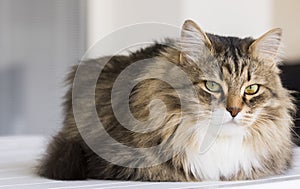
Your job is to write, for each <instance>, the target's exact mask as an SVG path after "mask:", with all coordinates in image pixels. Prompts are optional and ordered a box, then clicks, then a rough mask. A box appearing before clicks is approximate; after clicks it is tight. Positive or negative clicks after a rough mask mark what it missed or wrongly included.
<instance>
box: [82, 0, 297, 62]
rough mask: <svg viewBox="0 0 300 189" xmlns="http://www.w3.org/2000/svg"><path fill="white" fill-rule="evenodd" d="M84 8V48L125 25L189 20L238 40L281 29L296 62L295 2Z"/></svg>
mask: <svg viewBox="0 0 300 189" xmlns="http://www.w3.org/2000/svg"><path fill="white" fill-rule="evenodd" d="M87 7H88V9H87V12H88V28H87V29H88V46H91V45H92V44H93V43H95V42H96V41H97V40H99V39H101V38H102V37H104V36H105V35H107V34H109V33H110V32H112V31H114V30H115V29H117V28H120V27H122V26H126V25H129V24H135V23H138V22H149V21H151V22H153V21H155V22H163V23H168V24H173V25H176V26H178V27H180V26H181V24H182V23H183V21H184V20H185V19H187V18H191V19H193V20H195V21H196V22H197V23H198V24H199V25H200V26H201V27H202V28H203V29H204V30H205V31H207V32H211V33H216V34H221V35H231V36H239V37H245V36H253V37H259V36H260V35H261V34H263V33H264V32H266V31H268V30H270V29H271V28H274V27H281V28H283V31H284V36H283V37H284V43H285V46H286V51H287V54H288V57H289V58H290V59H300V37H299V33H300V24H298V22H299V18H300V11H299V10H300V1H299V0H284V1H283V0H251V1H246V0H226V1H220V0H152V1H149V0H126V1H124V0H88V6H87Z"/></svg>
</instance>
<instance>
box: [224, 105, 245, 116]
mask: <svg viewBox="0 0 300 189" xmlns="http://www.w3.org/2000/svg"><path fill="white" fill-rule="evenodd" d="M226 110H227V111H228V112H229V113H230V114H231V116H232V117H235V116H236V115H238V113H239V112H240V111H241V110H242V109H241V108H237V107H227V108H226Z"/></svg>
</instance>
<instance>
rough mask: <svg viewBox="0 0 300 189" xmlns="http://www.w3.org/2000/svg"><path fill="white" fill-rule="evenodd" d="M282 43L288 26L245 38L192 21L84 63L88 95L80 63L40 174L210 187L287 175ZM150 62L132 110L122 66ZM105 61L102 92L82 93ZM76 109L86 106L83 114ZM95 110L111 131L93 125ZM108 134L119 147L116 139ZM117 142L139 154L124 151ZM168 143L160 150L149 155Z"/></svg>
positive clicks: (288, 125)
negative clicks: (142, 44) (120, 81)
mask: <svg viewBox="0 0 300 189" xmlns="http://www.w3.org/2000/svg"><path fill="white" fill-rule="evenodd" d="M280 44H281V30H280V29H273V30H270V31H269V32H267V33H265V34H264V35H262V36H261V37H259V38H258V39H252V38H250V37H249V38H244V39H241V38H237V37H222V36H218V35H213V34H209V33H205V32H203V31H202V30H201V29H200V27H199V26H198V25H197V24H195V23H194V22H193V21H191V20H187V21H185V23H184V24H183V27H182V31H181V36H180V38H179V39H168V40H166V41H165V42H162V43H156V44H154V45H152V46H149V47H147V48H143V49H141V50H139V51H137V52H133V53H131V54H130V55H128V56H125V55H116V56H114V57H102V58H99V59H93V60H88V61H84V62H83V63H82V64H81V65H80V66H81V67H82V68H83V69H84V70H85V71H84V72H83V75H82V74H81V76H78V77H80V79H77V81H76V82H77V83H76V85H78V86H82V89H81V90H82V91H77V92H76V94H75V92H74V90H75V89H74V86H75V84H74V81H75V78H76V77H77V73H76V70H77V69H78V68H79V67H80V66H75V67H74V69H73V71H72V72H71V73H70V74H69V76H68V79H67V82H68V84H69V86H70V87H69V90H68V92H67V94H66V97H65V98H66V100H65V104H64V111H65V119H64V126H63V128H62V129H61V131H60V132H59V133H58V134H57V135H56V136H54V137H53V140H52V141H51V143H50V144H49V146H48V149H47V154H46V155H45V156H44V157H43V159H42V161H41V163H40V165H39V167H38V170H37V171H38V174H39V175H41V176H45V177H47V178H51V179H63V180H76V179H87V178H94V179H110V180H139V181H203V180H244V179H257V178H262V177H266V176H271V175H276V174H280V173H283V172H284V171H285V170H286V169H287V168H288V167H289V165H290V163H291V157H292V146H293V143H292V139H291V129H292V126H293V121H292V116H291V114H292V113H293V111H294V105H293V102H292V97H291V95H290V92H289V91H288V90H286V89H285V88H283V86H282V84H281V81H280V77H279V74H280V70H279V69H278V67H277V64H278V63H279V62H280V54H281V53H280ZM143 60H146V61H145V62H144V63H141V65H142V66H140V68H139V69H136V70H135V72H134V74H136V75H135V76H136V78H135V80H134V82H137V84H136V85H135V86H134V87H133V88H132V89H130V95H129V101H128V102H129V105H128V104H126V103H124V102H123V100H124V99H125V98H123V96H122V95H119V96H118V94H119V93H118V91H117V92H114V93H113V92H112V91H113V87H114V83H115V82H116V81H117V78H118V76H120V75H121V73H122V71H123V70H125V69H126V68H129V67H130V66H132V65H133V64H134V63H136V62H139V61H143ZM104 62H108V63H107V64H106V65H105V67H104V68H103V70H102V72H101V74H100V73H98V74H100V75H99V76H97V80H96V83H95V88H94V91H93V92H94V96H91V95H86V94H85V88H84V87H85V86H89V84H91V83H93V78H92V76H91V75H95V73H94V72H95V70H98V68H99V67H101V66H102V65H103V63H104ZM162 62H168V63H171V64H162ZM178 69H179V70H181V71H182V72H183V73H185V75H186V78H188V80H189V82H187V83H191V84H192V85H191V88H192V90H190V88H189V87H190V86H188V87H186V86H185V85H184V82H183V80H185V79H186V78H183V77H181V75H180V74H181V73H182V72H181V71H178ZM77 72H78V70H77ZM149 74H150V75H151V77H152V78H151V77H150V78H149ZM129 78H130V76H129V75H128V80H130V79H129ZM164 78H166V80H168V81H174V83H175V84H176V85H177V88H176V87H175V88H174V86H172V84H170V83H168V82H166V81H165V80H164ZM125 80H126V77H125ZM128 82H129V83H130V82H133V81H131V80H130V81H128ZM87 88H88V87H87ZM121 88H122V87H121ZM125 88H126V86H125ZM188 88H189V89H188ZM87 90H88V89H87ZM191 91H194V93H193V92H192V93H191ZM81 92H82V93H81ZM113 97H116V99H115V100H116V106H115V107H113V105H112V99H113ZM91 99H92V100H91ZM93 101H95V104H93V103H91V102H93ZM182 102H184V103H182ZM74 104H76V106H77V107H76V108H77V109H78V106H79V107H81V109H80V108H79V111H77V115H76V116H75V115H74V114H75V113H76V111H74V106H75V105H74ZM125 106H129V109H126V108H125ZM95 109H96V112H97V115H98V116H97V119H99V120H100V121H101V123H102V124H103V127H104V128H105V130H102V131H101V130H97V129H95V127H94V125H95V124H97V123H98V122H97V121H96V119H95V118H94V117H93V115H92V114H93V113H92V112H93V110H95ZM183 109H185V110H184V112H183ZM114 110H118V111H120V112H121V114H122V115H123V117H122V116H121V118H122V120H123V122H126V123H127V124H129V126H131V128H134V129H138V126H137V123H139V124H140V123H142V127H143V128H148V127H149V128H150V131H147V132H137V131H136V130H130V129H128V128H125V127H123V125H122V123H121V122H122V121H120V120H119V119H117V117H116V115H115V112H114ZM128 111H130V112H131V114H130V115H132V116H133V118H134V120H132V119H131V118H129V117H128V116H129V114H128ZM221 119H222V120H221ZM99 120H98V121H99ZM124 120H125V121H124ZM136 120H138V121H139V122H137V121H136ZM214 123H218V124H214ZM130 124H131V125H130ZM140 126H141V125H140ZM154 126H156V128H155V129H152V127H154ZM107 134H108V135H109V136H111V137H112V138H113V139H114V140H113V141H114V142H108V140H107ZM83 135H84V136H83ZM86 140H89V141H92V143H93V145H94V147H96V149H95V148H91V147H90V145H89V144H88V143H87V142H86ZM97 144H98V145H99V147H98V148H97ZM119 144H122V145H124V146H127V147H131V149H137V150H133V151H132V152H127V151H126V152H123V151H122V149H121V148H120V145H119ZM203 144H206V145H203ZM160 145H162V146H163V147H161V148H159V150H158V151H157V150H147V149H152V148H151V147H156V146H160ZM139 149H141V150H139ZM143 150H144V151H143ZM99 153H100V154H99ZM102 155H103V156H102ZM107 157H110V158H107ZM140 157H143V158H140ZM164 157H168V158H165V159H164ZM152 160H153V162H152ZM154 160H155V161H154ZM155 162H158V163H155Z"/></svg>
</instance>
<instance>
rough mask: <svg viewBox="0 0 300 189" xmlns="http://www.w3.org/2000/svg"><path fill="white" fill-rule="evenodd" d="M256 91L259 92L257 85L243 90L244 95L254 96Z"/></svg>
mask: <svg viewBox="0 0 300 189" xmlns="http://www.w3.org/2000/svg"><path fill="white" fill-rule="evenodd" d="M258 90H259V85H257V84H253V85H249V86H248V87H246V89H245V94H247V95H254V94H256V93H257V92H258Z"/></svg>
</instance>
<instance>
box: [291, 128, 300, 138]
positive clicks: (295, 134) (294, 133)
mask: <svg viewBox="0 0 300 189" xmlns="http://www.w3.org/2000/svg"><path fill="white" fill-rule="evenodd" d="M292 132H293V133H294V134H295V135H296V137H298V138H300V136H299V135H298V133H297V132H296V131H294V130H293V129H292Z"/></svg>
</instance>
